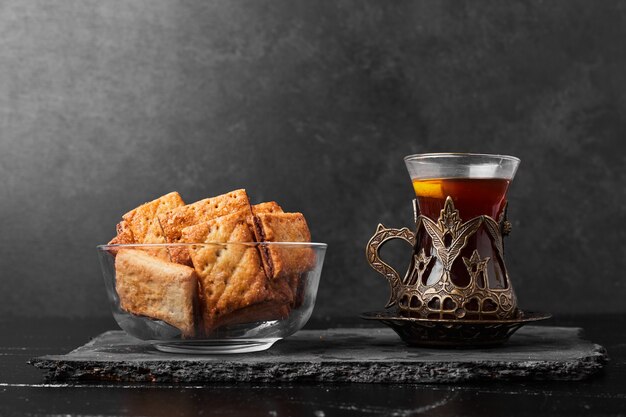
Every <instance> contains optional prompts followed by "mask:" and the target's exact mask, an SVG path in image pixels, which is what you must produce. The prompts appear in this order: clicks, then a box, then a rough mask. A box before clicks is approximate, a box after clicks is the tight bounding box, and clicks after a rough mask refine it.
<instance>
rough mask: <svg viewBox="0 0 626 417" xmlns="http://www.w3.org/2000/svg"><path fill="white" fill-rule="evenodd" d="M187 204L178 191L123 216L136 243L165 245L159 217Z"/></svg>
mask: <svg viewBox="0 0 626 417" xmlns="http://www.w3.org/2000/svg"><path fill="white" fill-rule="evenodd" d="M184 205H185V202H184V201H183V199H182V198H181V197H180V194H178V193H177V192H176V191H174V192H171V193H169V194H165V195H164V196H161V197H159V198H157V199H155V200H152V201H150V202H148V203H145V204H142V205H141V206H139V207H137V208H135V209H133V210H131V211H129V212H128V213H126V214H124V215H123V216H122V219H124V221H125V222H126V223H127V224H128V227H129V228H130V230H131V231H132V233H133V237H134V239H135V243H165V238H164V237H163V232H162V231H161V226H160V225H159V221H158V216H159V215H160V214H162V213H166V212H168V211H170V210H172V209H174V208H176V207H181V206H184Z"/></svg>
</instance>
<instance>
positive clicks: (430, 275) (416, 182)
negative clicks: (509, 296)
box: [413, 178, 510, 289]
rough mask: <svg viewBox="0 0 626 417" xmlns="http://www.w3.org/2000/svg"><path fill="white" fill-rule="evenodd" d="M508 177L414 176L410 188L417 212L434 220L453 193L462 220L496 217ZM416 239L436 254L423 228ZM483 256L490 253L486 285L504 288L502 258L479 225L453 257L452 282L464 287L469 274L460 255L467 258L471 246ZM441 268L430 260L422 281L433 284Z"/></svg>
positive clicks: (430, 252) (501, 204)
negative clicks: (413, 193) (425, 177)
mask: <svg viewBox="0 0 626 417" xmlns="http://www.w3.org/2000/svg"><path fill="white" fill-rule="evenodd" d="M509 182H510V181H509V180H506V179H503V178H436V179H413V188H414V189H415V195H416V196H417V202H418V205H419V210H420V214H422V215H424V216H426V217H429V218H430V219H431V220H433V221H435V222H436V221H437V219H438V218H439V216H440V214H441V210H442V209H443V206H444V203H445V201H446V198H447V197H448V196H450V197H452V200H453V202H454V207H455V208H456V209H457V210H458V211H459V216H460V218H461V221H462V222H463V223H464V222H466V221H468V220H471V219H473V218H474V217H477V216H481V215H487V216H490V217H491V218H493V219H494V220H496V221H497V220H498V217H499V216H500V214H501V212H502V209H503V208H504V204H505V202H506V192H507V189H508V187H509ZM418 242H419V245H420V247H423V248H424V250H425V251H426V254H427V255H436V254H435V253H434V252H435V251H434V248H432V243H431V240H430V236H428V234H427V233H426V232H425V231H424V230H423V229H422V230H420V232H419V234H418ZM475 249H476V250H478V253H479V255H480V257H481V258H482V259H484V258H486V257H489V258H490V260H489V261H488V263H487V276H488V282H489V284H488V285H489V287H490V288H492V289H494V288H507V286H508V282H507V281H506V277H505V275H504V272H503V271H504V270H505V269H504V265H503V261H502V259H500V258H499V257H498V256H497V255H496V249H495V247H494V246H493V244H492V243H491V240H490V238H489V235H488V233H487V232H486V231H485V230H483V229H482V228H481V229H479V230H478V231H477V232H476V233H475V234H474V235H473V236H471V237H470V238H469V239H468V242H467V246H466V247H465V248H463V250H462V251H461V253H460V255H459V257H458V258H457V259H456V260H455V261H454V263H453V265H452V269H451V271H450V276H451V279H452V282H453V283H454V284H455V285H457V286H459V287H465V286H467V285H468V284H469V281H470V278H469V273H468V271H467V269H466V266H465V264H464V262H463V259H462V258H463V257H465V258H468V259H469V258H470V257H471V256H472V253H473V251H474V250H475ZM439 274H440V269H439V268H437V265H436V263H433V264H432V265H431V266H430V268H429V269H428V270H427V271H426V273H425V274H424V276H423V281H424V284H427V285H432V284H434V283H436V282H437V280H438V279H439Z"/></svg>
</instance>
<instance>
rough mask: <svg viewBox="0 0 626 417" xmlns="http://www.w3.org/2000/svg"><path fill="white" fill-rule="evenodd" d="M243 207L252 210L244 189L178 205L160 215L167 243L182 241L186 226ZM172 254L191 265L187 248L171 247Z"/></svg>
mask: <svg viewBox="0 0 626 417" xmlns="http://www.w3.org/2000/svg"><path fill="white" fill-rule="evenodd" d="M242 209H246V210H248V211H250V200H249V199H248V195H247V194H246V191H245V190H243V189H241V190H235V191H231V192H229V193H226V194H222V195H220V196H217V197H212V198H206V199H204V200H200V201H197V202H195V203H193V204H188V205H186V206H182V207H177V208H175V209H173V210H170V211H168V212H166V213H163V214H160V215H159V216H158V217H159V223H160V225H161V228H162V230H163V234H164V236H165V240H166V241H167V243H180V242H181V237H182V231H183V229H184V228H186V227H189V226H193V225H196V224H199V223H202V222H207V221H209V220H211V219H214V218H216V217H220V216H224V215H227V214H232V213H235V212H238V211H240V210H242ZM170 255H171V257H172V261H174V262H178V263H182V264H187V265H191V258H190V256H189V251H188V250H187V248H184V247H179V248H176V247H173V248H170Z"/></svg>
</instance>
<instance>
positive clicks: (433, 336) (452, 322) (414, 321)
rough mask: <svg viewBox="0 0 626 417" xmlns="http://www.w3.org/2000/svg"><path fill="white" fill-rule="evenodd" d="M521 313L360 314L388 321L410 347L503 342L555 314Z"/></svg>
mask: <svg viewBox="0 0 626 417" xmlns="http://www.w3.org/2000/svg"><path fill="white" fill-rule="evenodd" d="M519 313H520V314H519V315H518V317H516V318H512V319H505V320H504V319H503V320H461V319H424V318H415V317H404V316H399V315H398V314H397V313H396V312H394V311H371V312H367V313H363V314H361V315H360V317H361V318H362V319H365V320H376V321H380V322H382V323H384V324H386V325H387V326H389V327H391V328H392V329H393V330H394V331H395V332H396V333H398V336H400V338H401V339H402V340H403V341H404V342H406V343H407V344H408V345H410V346H424V347H452V348H468V347H486V346H497V345H501V344H503V343H504V342H506V341H507V340H508V339H509V337H510V336H511V335H512V334H513V333H515V332H516V331H517V329H519V328H520V327H522V326H523V325H525V324H527V323H532V322H536V321H540V320H546V319H549V318H550V317H552V314H549V313H537V312H530V311H521V310H520V312H519Z"/></svg>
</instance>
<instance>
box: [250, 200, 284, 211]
mask: <svg viewBox="0 0 626 417" xmlns="http://www.w3.org/2000/svg"><path fill="white" fill-rule="evenodd" d="M259 213H284V211H283V209H282V207H281V206H279V205H278V203H277V202H276V201H267V202H264V203H259V204H255V205H253V206H252V214H259Z"/></svg>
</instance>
